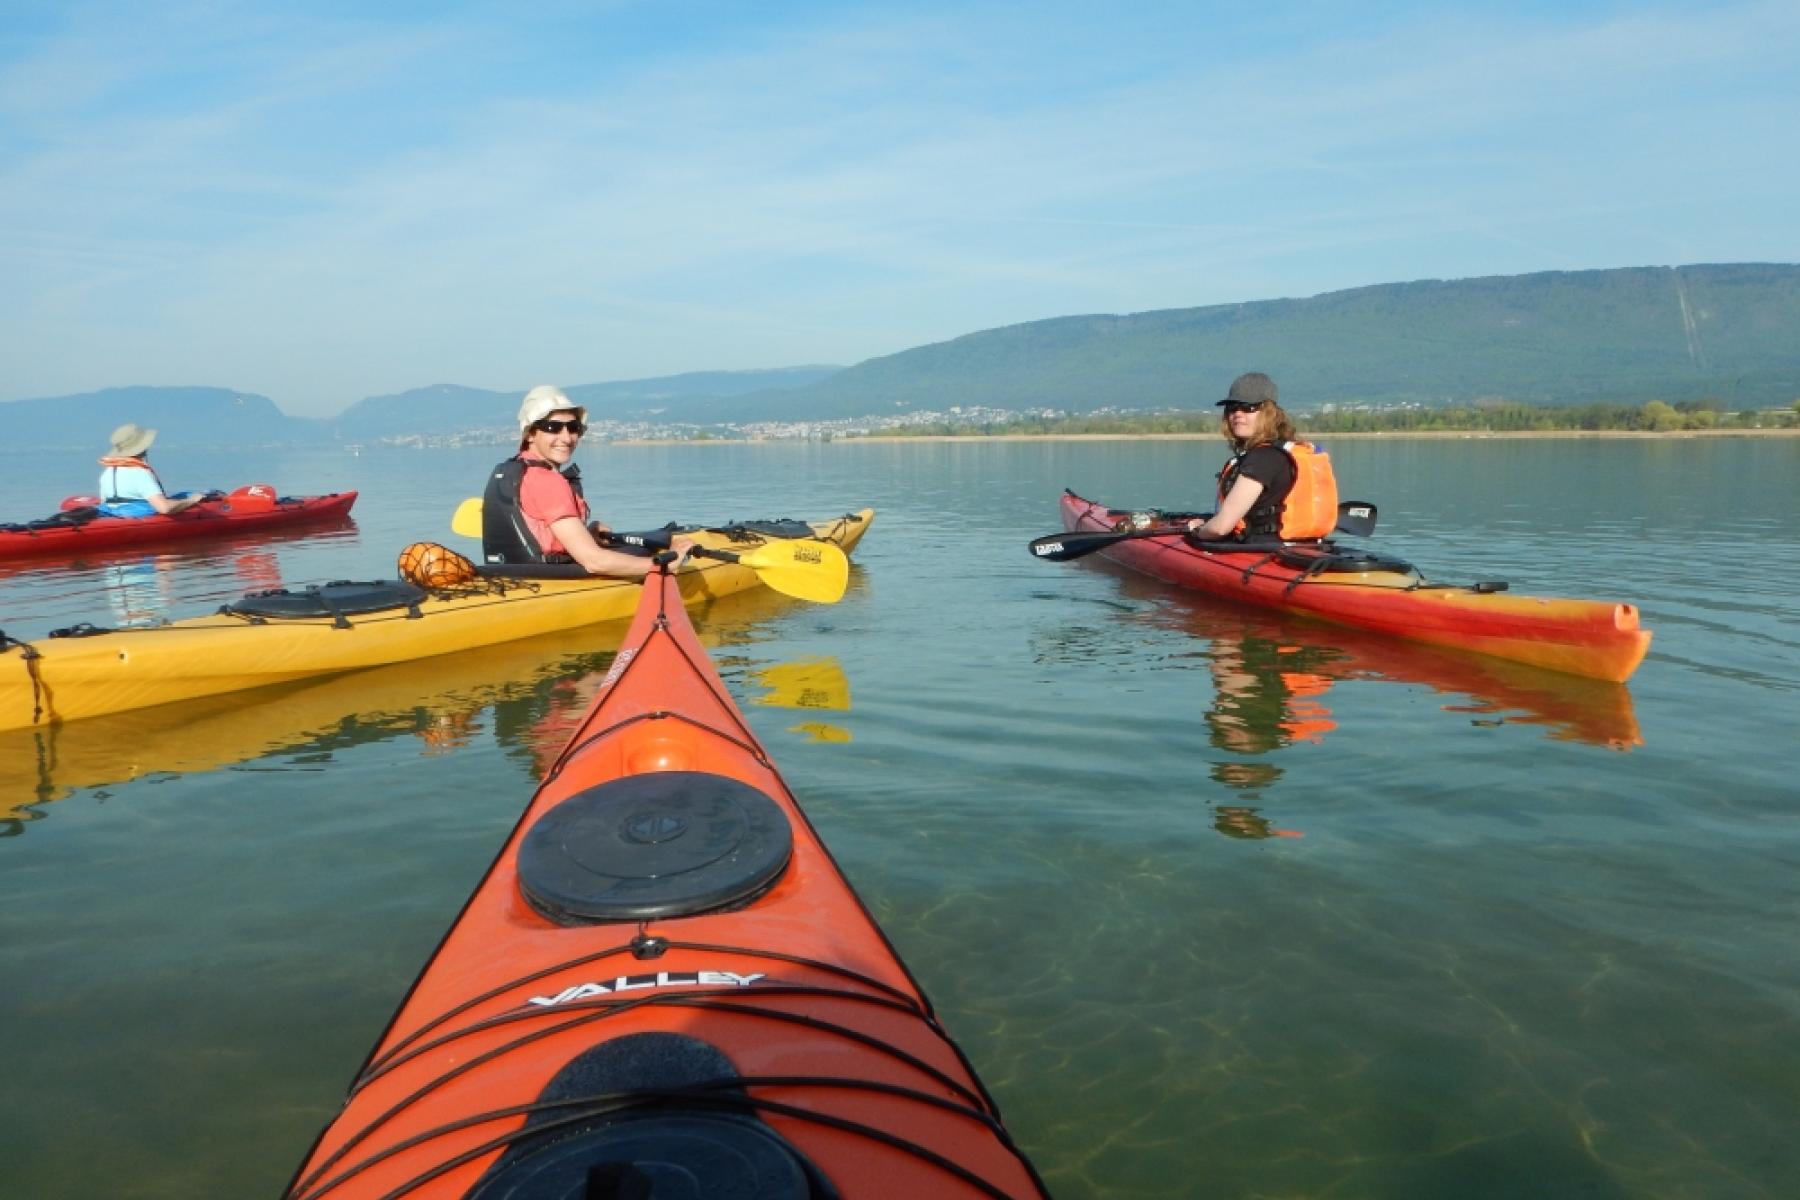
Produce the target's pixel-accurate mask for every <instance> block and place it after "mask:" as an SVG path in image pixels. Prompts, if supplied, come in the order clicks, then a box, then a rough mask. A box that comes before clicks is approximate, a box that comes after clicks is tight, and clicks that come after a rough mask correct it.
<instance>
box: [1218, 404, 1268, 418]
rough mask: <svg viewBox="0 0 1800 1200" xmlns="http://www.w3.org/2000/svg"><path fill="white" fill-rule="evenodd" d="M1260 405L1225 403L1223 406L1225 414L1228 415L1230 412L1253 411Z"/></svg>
mask: <svg viewBox="0 0 1800 1200" xmlns="http://www.w3.org/2000/svg"><path fill="white" fill-rule="evenodd" d="M1261 407H1262V405H1260V404H1237V403H1232V404H1227V405H1226V406H1225V415H1226V416H1228V417H1229V416H1230V415H1231V414H1232V413H1241V412H1255V411H1256V410H1257V409H1259V408H1261Z"/></svg>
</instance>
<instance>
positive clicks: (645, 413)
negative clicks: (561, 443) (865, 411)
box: [331, 366, 844, 441]
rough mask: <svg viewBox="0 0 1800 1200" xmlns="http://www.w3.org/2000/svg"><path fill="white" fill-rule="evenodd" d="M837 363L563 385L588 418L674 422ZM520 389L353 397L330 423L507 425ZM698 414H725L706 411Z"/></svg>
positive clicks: (352, 436)
mask: <svg viewBox="0 0 1800 1200" xmlns="http://www.w3.org/2000/svg"><path fill="white" fill-rule="evenodd" d="M843 369H844V368H842V367H829V366H809V367H780V368H775V369H773V370H766V371H692V372H689V373H687V374H685V375H667V376H663V377H661V378H658V379H630V380H623V381H619V382H615V383H584V384H575V385H570V386H564V387H563V391H564V392H565V393H567V395H568V397H569V399H571V400H573V401H574V402H575V403H577V404H580V405H584V406H585V407H586V408H587V410H588V416H589V418H590V419H592V420H609V419H610V420H615V421H626V420H651V419H655V418H658V417H663V418H664V419H669V420H676V419H685V418H681V417H677V416H674V415H672V414H673V412H674V411H676V410H679V411H683V412H692V411H699V412H704V413H712V414H717V413H722V412H728V411H730V408H731V403H732V399H733V398H736V397H742V396H746V395H752V394H754V393H757V392H761V391H768V390H771V389H778V390H793V389H797V388H805V387H807V386H809V385H811V384H815V383H818V382H819V381H821V380H824V379H828V378H830V377H831V376H832V375H835V374H837V373H838V372H840V371H842V370H843ZM527 386H529V385H527ZM525 390H526V389H525V387H520V388H519V389H518V390H516V391H508V392H491V391H483V390H481V389H479V388H467V387H459V386H457V385H455V384H450V383H440V384H435V385H433V386H431V387H423V388H414V389H412V390H411V391H407V392H400V393H398V394H397V395H392V396H371V397H369V398H368V399H367V400H359V401H357V402H356V403H355V404H352V405H351V406H350V407H349V408H347V409H345V410H344V412H343V413H342V415H340V416H338V417H337V418H336V419H335V420H333V421H332V422H331V424H332V425H333V427H335V428H336V429H337V431H338V432H339V434H340V436H342V437H343V438H344V439H345V440H347V441H357V440H364V439H370V438H380V437H391V436H394V435H396V434H409V433H420V432H425V431H423V430H421V429H420V426H419V412H420V410H421V409H423V410H424V411H425V412H427V413H429V414H430V416H431V423H430V429H431V430H434V431H436V432H440V433H453V432H456V431H459V430H468V429H493V428H500V429H504V428H507V427H509V426H510V425H511V424H512V422H513V417H514V415H515V414H516V413H517V412H518V410H519V400H520V398H521V397H522V396H524V394H525ZM704 419H705V420H709V421H717V420H724V419H728V418H725V417H721V416H717V415H713V416H709V417H706V418H704Z"/></svg>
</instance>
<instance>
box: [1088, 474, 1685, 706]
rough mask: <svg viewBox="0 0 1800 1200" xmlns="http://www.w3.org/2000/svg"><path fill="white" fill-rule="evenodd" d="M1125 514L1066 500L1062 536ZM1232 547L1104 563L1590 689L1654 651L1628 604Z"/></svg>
mask: <svg viewBox="0 0 1800 1200" xmlns="http://www.w3.org/2000/svg"><path fill="white" fill-rule="evenodd" d="M1127 515H1128V514H1125V513H1122V512H1121V511H1119V510H1115V509H1110V508H1107V507H1106V506H1104V505H1102V504H1097V503H1095V502H1094V501H1092V500H1085V499H1083V498H1082V497H1080V496H1077V495H1075V494H1074V493H1073V492H1067V493H1065V494H1064V495H1063V498H1062V518H1063V528H1064V529H1067V530H1070V531H1074V532H1082V533H1096V532H1101V531H1105V530H1110V529H1114V528H1115V527H1117V525H1118V522H1119V521H1120V519H1121V517H1124V516H1127ZM1226 545H1228V544H1225V543H1219V544H1201V543H1195V542H1192V541H1190V540H1188V539H1187V538H1185V537H1184V536H1182V535H1181V533H1179V532H1171V533H1169V534H1168V535H1166V536H1152V537H1132V538H1129V539H1125V540H1121V541H1119V542H1117V543H1115V544H1112V545H1108V546H1107V547H1106V548H1105V549H1103V550H1100V551H1099V553H1101V554H1104V555H1106V556H1107V557H1108V558H1111V559H1113V560H1115V561H1117V562H1120V563H1123V564H1124V565H1125V566H1128V567H1131V568H1133V569H1135V570H1138V571H1142V572H1144V573H1145V574H1146V575H1153V576H1155V577H1156V578H1158V579H1162V580H1166V581H1168V582H1170V583H1175V584H1179V585H1181V586H1183V587H1189V588H1194V589H1196V590H1198V591H1202V592H1207V593H1209V594H1211V595H1214V596H1219V597H1223V598H1225V599H1228V600H1232V601H1236V602H1238V603H1243V604H1249V605H1254V606H1256V607H1258V608H1272V609H1281V610H1284V611H1289V612H1296V613H1303V614H1305V615H1307V616H1311V617H1317V618H1320V619H1322V620H1326V621H1331V622H1334V623H1336V624H1339V625H1348V626H1352V627H1354V628H1357V629H1367V630H1372V631H1374V632H1377V633H1386V634H1392V635H1395V636H1398V637H1404V638H1411V639H1413V640H1415V641H1420V642H1429V643H1432V644H1434V645H1439V646H1454V647H1456V648H1458V649H1462V650H1472V651H1475V652H1477V653H1481V654H1490V655H1493V656H1495V657H1497V658H1505V659H1511V660H1513V661H1515V662H1523V663H1530V664H1532V665H1533V666H1538V667H1547V668H1549V669H1550V670H1553V671H1564V672H1567V673H1569V674H1571V675H1581V676H1585V677H1587V678H1590V679H1607V680H1611V681H1613V682H1615V683H1619V682H1623V681H1624V680H1626V679H1628V678H1630V676H1631V673H1632V672H1633V671H1635V670H1636V669H1637V666H1638V664H1639V663H1640V662H1642V661H1643V659H1644V655H1645V654H1646V653H1647V652H1648V651H1649V649H1650V634H1649V632H1648V631H1646V630H1644V629H1640V628H1639V627H1638V611H1637V609H1636V607H1635V606H1633V605H1630V604H1620V603H1614V602H1611V601H1602V600H1560V599H1547V598H1542V597H1537V596H1515V595H1512V594H1510V593H1508V592H1504V591H1497V590H1493V589H1491V588H1487V587H1482V586H1474V587H1453V586H1445V585H1440V584H1432V583H1428V582H1426V580H1425V579H1424V578H1423V577H1422V576H1420V574H1419V573H1418V571H1416V570H1414V569H1413V568H1412V567H1410V566H1408V565H1407V564H1404V563H1399V562H1398V561H1397V560H1384V559H1381V558H1380V557H1379V556H1372V557H1370V558H1369V559H1368V563H1369V566H1368V569H1348V570H1343V569H1337V568H1336V567H1335V566H1333V568H1332V569H1329V570H1321V569H1320V567H1321V566H1327V565H1330V564H1325V563H1322V562H1321V561H1320V558H1321V555H1320V554H1319V553H1318V552H1316V551H1315V550H1313V549H1310V548H1305V547H1300V548H1296V549H1294V550H1293V551H1292V552H1283V551H1277V550H1271V549H1267V548H1258V549H1254V550H1232V549H1228V548H1226ZM1351 561H1352V563H1353V559H1352V560H1351Z"/></svg>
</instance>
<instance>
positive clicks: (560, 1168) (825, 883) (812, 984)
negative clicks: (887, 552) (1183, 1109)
mask: <svg viewBox="0 0 1800 1200" xmlns="http://www.w3.org/2000/svg"><path fill="white" fill-rule="evenodd" d="M287 1194H288V1196H289V1197H290V1198H296V1200H297V1198H301V1197H304V1198H306V1200H315V1198H317V1200H341V1198H346V1197H376V1196H381V1197H401V1196H408V1197H422V1196H430V1197H451V1196H455V1197H485V1198H489V1200H498V1198H500V1197H506V1198H507V1200H526V1198H528V1197H558V1198H565V1197H593V1198H600V1197H626V1196H646V1197H648V1196H656V1197H661V1196H726V1195H729V1196H745V1197H759V1198H770V1200H773V1198H775V1197H782V1198H795V1200H799V1198H808V1200H824V1198H827V1197H844V1198H846V1200H847V1198H850V1197H896V1198H898V1197H909V1198H916V1197H927V1196H930V1197H974V1196H989V1197H994V1196H1000V1197H1025V1196H1042V1195H1044V1194H1045V1192H1044V1189H1043V1185H1042V1183H1041V1181H1040V1180H1039V1178H1038V1176H1037V1174H1036V1172H1035V1171H1034V1169H1033V1168H1032V1167H1031V1165H1030V1164H1029V1163H1028V1162H1027V1161H1026V1159H1025V1158H1024V1156H1023V1155H1022V1154H1021V1153H1020V1152H1019V1151H1018V1149H1017V1148H1016V1147H1015V1146H1014V1145H1013V1143H1012V1141H1011V1139H1010V1137H1009V1136H1008V1135H1007V1133H1006V1130H1005V1128H1004V1127H1003V1126H1002V1125H1001V1123H1000V1117H999V1113H998V1111H997V1109H996V1107H995V1105H994V1102H993V1101H992V1099H991V1098H990V1097H989V1096H988V1094H987V1092H986V1090H985V1089H984V1088H983V1087H982V1085H981V1083H980V1081H979V1080H978V1079H977V1078H976V1076H975V1073H974V1070H973V1069H972V1068H971V1066H970V1065H969V1063H968V1061H967V1059H966V1058H965V1057H964V1056H963V1054H962V1052H961V1051H960V1050H959V1049H958V1048H957V1047H956V1045H955V1044H954V1043H953V1042H952V1041H951V1040H950V1038H949V1036H948V1035H947V1034H946V1033H945V1031H944V1029H943V1028H942V1027H941V1026H940V1025H939V1023H938V1021H937V1018H936V1017H935V1015H934V1014H933V1012H932V1009H931V1006H930V1003H929V1002H928V1001H927V1000H926V999H925V996H924V994H923V993H922V992H921V990H920V988H919V985H918V983H917V981H916V980H914V979H913V977H912V975H911V974H910V973H909V972H908V971H907V969H906V967H905V966H904V965H903V964H902V963H901V961H900V958H899V956H898V954H896V953H895V951H894V948H893V946H892V945H891V944H889V942H888V940H887V938H886V936H885V935H884V934H883V933H882V931H881V930H880V928H879V927H878V926H877V925H876V923H875V920H874V918H873V917H872V916H871V915H870V914H869V912H868V910H867V909H866V908H865V907H864V906H863V904H862V902H861V900H859V899H858V898H857V896H856V894H855V892H853V891H852V890H851V888H850V885H849V883H848V882H847V881H846V880H845V879H844V877H843V875H842V873H841V872H840V871H839V870H838V867H837V865H836V863H835V862H834V861H833V860H832V858H831V855H830V853H829V852H828V851H827V850H826V848H825V846H824V844H823V843H822V842H821V841H820V839H819V836H818V833H817V832H816V831H815V830H814V829H813V827H812V825H811V824H810V822H809V821H808V820H807V818H806V815H805V813H803V812H802V811H801V809H800V807H799V805H798V804H797V803H796V802H795V800H794V797H793V794H792V793H791V792H790V791H789V790H788V787H787V785H786V784H785V783H784V782H783V781H782V778H781V776H780V775H779V774H778V773H777V772H776V769H775V767H774V764H773V763H771V762H770V760H769V756H768V753H767V751H766V750H765V749H764V748H763V747H762V745H761V744H760V743H759V742H758V741H757V739H756V736H755V734H754V733H752V732H751V730H750V727H749V725H748V724H747V723H746V722H745V720H744V717H743V715H742V713H741V712H740V711H739V710H738V708H737V706H736V705H735V704H734V703H733V702H732V700H731V698H730V696H729V694H728V693H727V692H726V689H725V687H724V685H723V684H722V683H721V681H720V679H719V677H718V674H717V672H716V671H715V670H714V668H713V666H712V664H711V663H710V662H709V661H708V659H707V657H706V653H705V651H704V650H703V649H702V648H701V646H700V643H699V641H698V640H697V639H696V638H695V636H694V632H693V628H692V626H691V625H690V624H689V622H688V618H687V614H686V612H685V611H684V609H683V607H682V603H681V597H680V594H679V592H678V590H677V588H676V584H675V580H674V579H673V578H672V577H670V576H668V575H666V574H654V575H651V576H650V577H649V578H648V579H647V580H646V581H645V584H644V589H643V596H642V600H641V603H640V606H639V608H638V611H637V615H636V617H635V618H634V620H633V623H632V626H631V630H630V632H629V633H628V634H627V636H626V638H625V641H624V643H623V645H622V647H621V649H620V650H619V652H618V655H617V657H616V658H615V659H614V661H613V664H612V667H611V669H610V670H609V671H608V673H607V675H606V677H605V679H604V680H603V681H602V683H601V684H600V687H599V690H598V692H597V693H596V695H595V698H594V700H593V702H592V704H591V705H590V706H589V708H588V710H587V713H586V716H585V717H584V718H583V719H582V722H581V724H580V726H579V728H578V729H577V730H576V732H575V734H574V736H573V737H572V738H571V740H570V741H569V743H568V745H567V747H566V748H565V749H564V750H563V751H562V753H561V755H560V756H559V757H558V759H557V760H556V762H555V763H554V765H553V766H552V767H551V768H550V770H549V772H548V774H547V776H546V777H545V779H544V781H543V784H542V785H541V786H540V787H539V789H538V791H537V794H536V795H535V796H533V797H532V799H531V802H530V804H529V805H528V806H527V807H526V810H525V813H524V815H523V817H522V818H521V819H520V821H519V823H518V825H517V826H516V827H515V828H514V829H513V831H512V834H511V835H510V836H509V837H508V839H507V841H506V844H505V846H504V847H503V848H502V849H501V851H500V854H499V857H498V858H497V859H496V860H495V861H494V863H493V865H492V866H491V867H490V868H489V869H488V872H487V874H486V876H485V877H484V878H483V879H482V881H481V883H480V885H479V886H478V887H477V888H476V890H475V893H474V895H473V896H471V897H470V899H469V901H468V904H467V905H466V906H465V908H464V909H463V912H462V914H461V916H460V917H459V918H458V919H457V921H456V923H455V924H454V925H453V926H452V927H451V929H450V931H449V933H448V934H446V935H445V937H444V940H443V942H442V944H441V945H440V946H439V947H438V949H437V952H436V953H435V954H434V955H433V956H432V958H431V961H430V962H429V963H428V964H427V965H426V967H425V969H424V971H423V973H422V974H421V975H420V976H419V978H418V979H417V981H415V983H414V984H413V987H412V990H411V992H410V993H409V994H408V995H407V997H406V999H405V1001H404V1002H403V1004H402V1005H401V1007H400V1010H399V1011H398V1012H397V1013H396V1014H395V1016H394V1018H393V1020H392V1021H391V1022H390V1024H389V1026H388V1028H387V1030H386V1032H385V1033H384V1034H383V1035H382V1037H381V1039H380V1041H379V1042H378V1043H377V1045H376V1046H375V1049H374V1051H373V1052H372V1053H371V1055H370V1057H369V1059H368V1061H367V1062H366V1063H365V1064H364V1066H363V1069H362V1071H361V1073H360V1074H359V1075H358V1076H357V1078H356V1080H355V1081H354V1083H353V1085H352V1087H351V1090H350V1095H349V1097H348V1099H347V1100H346V1102H345V1104H344V1107H343V1109H342V1111H341V1112H340V1113H339V1114H338V1116H337V1117H336V1119H335V1120H333V1121H332V1122H331V1124H330V1125H329V1126H328V1127H327V1128H326V1129H325V1131H324V1132H323V1133H322V1134H321V1135H320V1137H319V1139H318V1141H317V1142H316V1143H315V1145H314V1147H313V1149H312V1152H311V1153H310V1154H309V1155H308V1157H307V1160H306V1162H305V1165H304V1166H303V1167H302V1168H301V1169H300V1171H299V1172H298V1174H297V1175H296V1176H295V1178H294V1180H293V1182H292V1184H291V1185H290V1187H289V1191H288V1193H287Z"/></svg>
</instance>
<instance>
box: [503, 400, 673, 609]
mask: <svg viewBox="0 0 1800 1200" xmlns="http://www.w3.org/2000/svg"><path fill="white" fill-rule="evenodd" d="M518 420H519V452H518V453H517V454H515V455H513V456H512V457H511V458H509V459H507V460H506V461H505V462H503V463H499V464H497V465H496V466H495V467H494V469H493V470H492V471H490V472H488V485H487V494H486V495H484V496H483V497H482V501H481V504H482V508H481V551H482V558H483V560H484V561H485V562H486V563H487V564H488V565H489V566H498V565H521V564H539V563H541V564H545V565H549V564H555V563H580V564H581V566H582V568H583V569H585V570H586V571H587V573H588V574H590V575H611V576H618V577H620V578H625V579H641V578H642V577H643V576H645V575H647V574H648V573H649V572H651V571H653V570H655V569H656V568H655V566H654V565H653V564H652V562H651V560H650V559H648V558H645V557H642V556H640V555H635V554H626V553H624V552H623V551H620V550H615V549H612V548H611V547H609V546H605V545H602V544H601V542H602V540H603V539H605V537H606V535H607V534H608V533H610V532H611V527H610V526H608V525H606V524H604V523H603V522H599V521H593V522H590V521H589V514H588V503H587V498H586V497H585V496H583V495H582V491H581V468H579V467H577V466H576V465H575V461H574V459H575V449H576V447H577V446H579V445H580V444H581V435H582V434H584V433H586V432H587V409H586V408H584V407H582V406H581V405H579V404H576V403H574V402H573V401H572V400H570V399H569V398H568V397H567V396H566V395H564V394H563V392H562V389H561V388H555V387H551V386H550V385H548V384H543V385H540V386H538V387H534V388H532V389H531V390H530V391H529V392H526V393H525V399H524V400H523V401H522V402H520V404H519V416H518ZM694 545H695V543H694V541H693V539H692V538H687V537H682V536H679V535H677V536H676V537H675V538H674V539H673V540H672V541H671V543H670V548H671V549H672V550H674V551H675V553H676V556H677V559H676V565H677V566H679V565H680V564H681V563H682V562H684V561H686V559H687V555H688V551H689V550H691V549H692V548H693V546H694Z"/></svg>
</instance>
